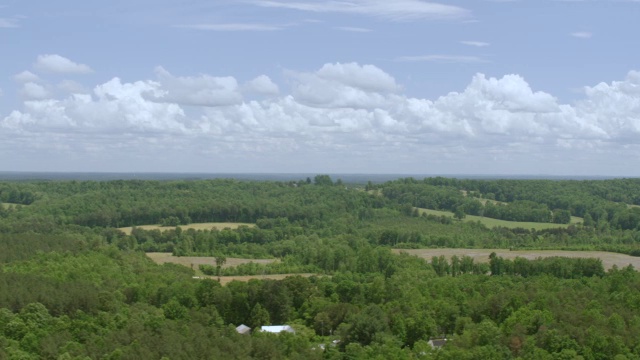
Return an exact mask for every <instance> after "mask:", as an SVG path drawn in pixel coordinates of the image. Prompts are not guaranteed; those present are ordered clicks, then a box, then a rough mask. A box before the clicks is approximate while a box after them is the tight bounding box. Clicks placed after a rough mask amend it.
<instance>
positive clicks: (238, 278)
mask: <svg viewBox="0 0 640 360" xmlns="http://www.w3.org/2000/svg"><path fill="white" fill-rule="evenodd" d="M291 276H302V277H304V278H308V277H311V276H327V275H318V274H310V273H306V274H270V275H241V276H207V275H204V276H200V277H201V278H203V277H204V278H209V279H213V280H220V284H221V285H227V284H228V283H230V282H232V281H242V282H248V281H249V280H254V279H257V280H282V279H285V278H288V277H291Z"/></svg>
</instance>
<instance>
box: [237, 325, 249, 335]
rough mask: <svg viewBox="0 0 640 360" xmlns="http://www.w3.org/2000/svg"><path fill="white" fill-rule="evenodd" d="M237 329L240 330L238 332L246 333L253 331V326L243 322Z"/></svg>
mask: <svg viewBox="0 0 640 360" xmlns="http://www.w3.org/2000/svg"><path fill="white" fill-rule="evenodd" d="M236 331H237V332H238V334H242V335H245V334H249V333H251V328H250V327H248V326H247V325H245V324H241V325H240V326H238V327H237V328H236Z"/></svg>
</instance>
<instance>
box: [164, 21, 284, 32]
mask: <svg viewBox="0 0 640 360" xmlns="http://www.w3.org/2000/svg"><path fill="white" fill-rule="evenodd" d="M175 27H179V28H186V29H195V30H207V31H276V30H282V29H284V26H280V25H267V24H249V23H245V24H242V23H234V24H195V25H176V26H175Z"/></svg>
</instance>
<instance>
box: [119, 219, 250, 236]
mask: <svg viewBox="0 0 640 360" xmlns="http://www.w3.org/2000/svg"><path fill="white" fill-rule="evenodd" d="M240 226H249V227H254V226H256V225H255V224H250V223H232V222H210V223H193V224H189V225H180V228H182V230H189V229H194V230H212V229H217V230H222V229H226V228H229V229H237V228H239V227H240ZM136 227H137V228H138V229H143V230H160V231H167V230H174V229H175V228H176V226H160V225H140V226H136ZM132 229H133V227H131V226H127V227H122V228H118V230H120V231H122V232H124V233H125V234H127V235H131V230H132Z"/></svg>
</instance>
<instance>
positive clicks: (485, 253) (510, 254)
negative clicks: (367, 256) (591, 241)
mask: <svg viewBox="0 0 640 360" xmlns="http://www.w3.org/2000/svg"><path fill="white" fill-rule="evenodd" d="M393 252H394V253H396V254H399V253H403V252H404V253H407V254H409V255H415V256H418V257H421V258H424V259H428V260H430V259H431V258H432V257H433V256H440V255H444V256H445V257H447V258H449V257H451V256H453V255H457V256H459V257H461V256H464V255H466V256H470V257H472V258H473V260H474V261H476V262H484V263H486V262H489V255H490V254H491V253H492V252H495V253H496V254H497V255H498V256H501V257H503V258H505V259H515V258H516V257H522V258H526V259H529V260H534V259H536V258H539V257H551V256H562V257H569V258H599V259H600V260H602V265H603V266H604V268H605V269H611V268H612V267H613V265H617V266H618V267H619V268H622V267H625V266H627V265H629V264H631V265H633V267H634V268H636V269H639V268H640V257H634V256H629V255H625V254H618V253H611V252H605V251H564V250H514V251H511V250H506V249H406V250H405V249H393Z"/></svg>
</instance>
